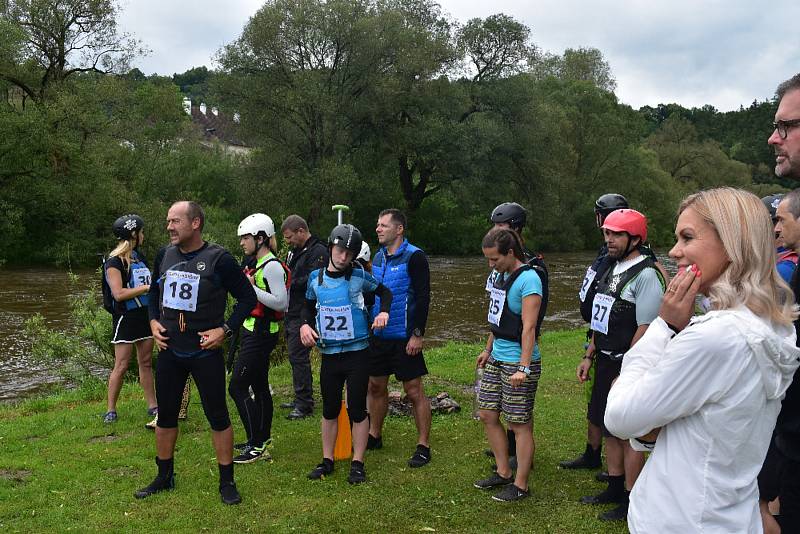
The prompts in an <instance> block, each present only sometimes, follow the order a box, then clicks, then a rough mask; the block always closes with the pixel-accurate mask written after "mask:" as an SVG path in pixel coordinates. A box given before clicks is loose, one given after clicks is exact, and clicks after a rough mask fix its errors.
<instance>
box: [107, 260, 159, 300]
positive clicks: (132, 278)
mask: <svg viewBox="0 0 800 534" xmlns="http://www.w3.org/2000/svg"><path fill="white" fill-rule="evenodd" d="M124 263H125V262H124V260H123V265H124ZM120 274H121V275H122V286H123V287H125V288H128V289H133V288H136V287H140V286H147V285H150V268H149V267H148V266H147V263H146V262H145V261H144V258H142V257H141V256H140V255H139V253H138V252H137V251H136V250H133V251H132V252H131V264H130V266H129V268H127V269H123V270H122V272H121V273H120ZM102 282H103V307H104V308H105V309H106V311H108V312H109V313H112V314H118V313H124V312H126V311H130V310H135V309H137V308H145V307H147V304H148V303H149V302H150V299H149V297H148V294H147V293H144V294H143V295H139V296H138V297H133V298H131V299H127V300H124V301H122V302H118V301H116V300H115V299H114V295H113V294H112V293H111V286H110V285H109V284H108V260H103V280H102Z"/></svg>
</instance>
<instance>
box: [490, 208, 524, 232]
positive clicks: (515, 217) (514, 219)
mask: <svg viewBox="0 0 800 534" xmlns="http://www.w3.org/2000/svg"><path fill="white" fill-rule="evenodd" d="M526 217H527V214H526V213H525V208H523V207H522V206H520V205H519V204H517V203H516V202H503V203H502V204H500V205H499V206H497V207H496V208H495V209H493V210H492V215H491V216H490V217H489V220H490V221H491V222H493V223H508V224H509V226H511V228H515V229H517V230H522V228H523V227H524V226H525V219H526Z"/></svg>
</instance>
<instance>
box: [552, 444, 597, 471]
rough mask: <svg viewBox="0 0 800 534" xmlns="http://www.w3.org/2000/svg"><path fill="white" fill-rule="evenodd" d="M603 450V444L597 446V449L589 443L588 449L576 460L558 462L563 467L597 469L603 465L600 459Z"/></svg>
mask: <svg viewBox="0 0 800 534" xmlns="http://www.w3.org/2000/svg"><path fill="white" fill-rule="evenodd" d="M601 451H602V446H600V447H597V449H593V448H592V446H591V445H589V444H588V443H587V444H586V450H585V451H584V452H583V454H581V455H580V456H578V457H577V458H575V459H574V460H564V461H563V462H558V466H559V467H560V468H561V469H597V468H599V467H600V466H601V465H602V463H601V461H600V452H601Z"/></svg>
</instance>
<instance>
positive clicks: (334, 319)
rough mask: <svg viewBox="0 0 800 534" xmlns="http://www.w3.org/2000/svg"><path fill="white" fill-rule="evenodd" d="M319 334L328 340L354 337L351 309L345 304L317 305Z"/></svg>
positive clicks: (344, 339)
mask: <svg viewBox="0 0 800 534" xmlns="http://www.w3.org/2000/svg"><path fill="white" fill-rule="evenodd" d="M319 328H320V332H319V335H320V337H321V338H322V339H324V340H328V341H346V340H348V339H354V338H355V337H356V336H355V334H354V333H353V311H352V307H351V306H350V305H349V304H348V305H347V306H320V307H319Z"/></svg>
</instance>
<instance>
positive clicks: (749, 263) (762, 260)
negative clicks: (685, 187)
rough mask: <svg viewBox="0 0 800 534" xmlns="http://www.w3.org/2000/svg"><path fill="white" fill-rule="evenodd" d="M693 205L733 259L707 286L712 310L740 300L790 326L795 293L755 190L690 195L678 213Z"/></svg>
mask: <svg viewBox="0 0 800 534" xmlns="http://www.w3.org/2000/svg"><path fill="white" fill-rule="evenodd" d="M688 208H692V209H693V210H694V211H695V212H696V213H697V214H698V215H699V216H700V217H701V218H702V219H703V220H704V221H705V222H707V223H708V224H710V225H711V226H712V227H713V228H714V230H715V231H716V233H717V236H718V237H719V239H720V241H722V245H723V247H724V248H725V253H726V254H727V256H728V259H729V260H730V263H729V264H728V267H727V268H726V269H725V270H724V271H723V272H722V274H721V275H720V276H719V278H718V279H717V280H716V281H715V282H714V283H713V284H712V285H711V287H710V288H709V290H708V297H709V299H710V300H711V304H712V306H713V308H714V309H728V308H734V307H736V306H738V305H740V304H742V303H744V305H745V306H747V307H748V308H749V309H750V311H752V312H753V313H754V314H756V315H758V316H760V317H763V318H767V319H769V320H770V321H772V322H774V323H778V324H784V325H788V324H790V323H791V322H792V321H793V320H794V319H795V318H796V317H797V306H795V304H794V294H793V293H792V290H791V289H790V288H789V285H788V284H787V283H786V282H784V281H783V279H782V278H781V277H780V275H779V274H778V271H777V269H776V268H775V260H776V257H775V240H774V232H773V227H772V220H771V219H770V215H769V213H768V212H767V210H766V209H765V208H764V204H763V203H762V202H761V200H760V199H759V198H758V197H757V196H755V195H754V194H752V193H749V192H747V191H743V190H740V189H734V188H732V187H720V188H717V189H709V190H707V191H701V192H699V193H695V194H693V195H689V196H688V197H686V198H685V199H684V200H683V202H681V205H680V208H678V215H680V214H681V213H683V212H684V211H685V210H686V209H688Z"/></svg>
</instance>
